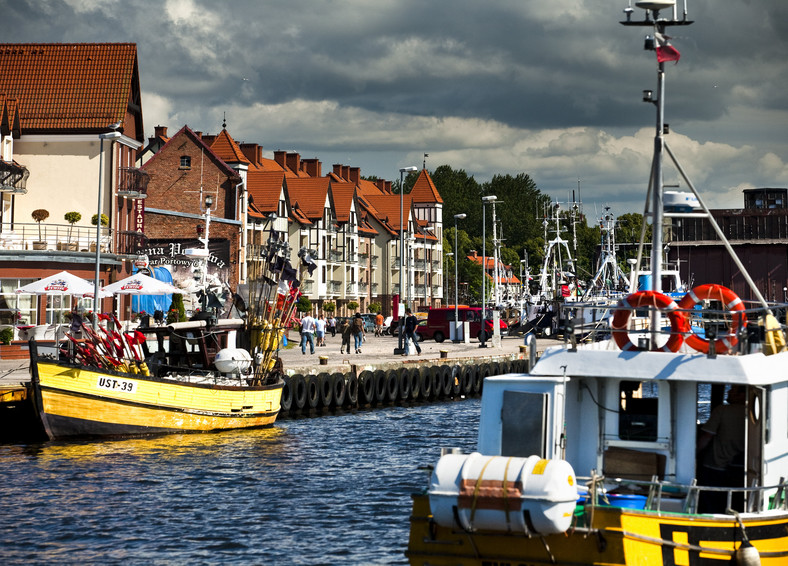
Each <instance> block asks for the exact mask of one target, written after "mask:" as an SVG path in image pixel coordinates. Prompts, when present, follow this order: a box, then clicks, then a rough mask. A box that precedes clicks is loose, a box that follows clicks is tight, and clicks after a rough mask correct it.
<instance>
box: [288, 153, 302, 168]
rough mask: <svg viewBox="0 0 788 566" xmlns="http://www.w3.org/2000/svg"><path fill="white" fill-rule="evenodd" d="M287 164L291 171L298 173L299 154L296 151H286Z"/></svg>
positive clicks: (299, 165) (299, 166) (299, 164)
mask: <svg viewBox="0 0 788 566" xmlns="http://www.w3.org/2000/svg"><path fill="white" fill-rule="evenodd" d="M286 160H287V166H288V167H289V168H290V170H291V171H292V172H293V173H298V171H299V170H300V169H301V156H300V155H299V154H298V153H295V152H293V153H288V154H287V155H286Z"/></svg>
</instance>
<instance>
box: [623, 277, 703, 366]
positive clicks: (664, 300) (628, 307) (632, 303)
mask: <svg viewBox="0 0 788 566" xmlns="http://www.w3.org/2000/svg"><path fill="white" fill-rule="evenodd" d="M642 307H655V308H658V309H659V310H661V311H664V312H665V314H666V315H667V316H668V319H669V320H670V337H669V338H668V341H667V342H666V343H665V345H664V346H657V345H656V344H652V345H651V350H652V351H654V352H660V351H661V352H677V351H678V349H679V348H680V347H681V344H682V342H683V341H684V334H685V333H687V332H689V324H688V323H687V319H686V317H684V315H683V314H681V313H680V312H678V311H677V310H676V309H678V305H677V304H676V303H675V301H674V300H673V299H671V298H670V297H668V296H667V295H663V294H662V293H657V292H656V291H638V292H637V293H633V294H631V295H629V296H628V297H627V298H625V299H621V301H620V302H619V303H618V307H617V310H616V314H615V315H614V316H613V322H612V323H611V324H610V326H611V327H612V329H613V339H614V340H615V341H616V344H618V347H619V348H621V349H622V350H624V351H628V350H634V351H640V350H641V349H640V348H639V347H638V346H637V345H635V344H633V343H632V340H630V339H629V333H628V332H627V330H628V328H627V327H628V325H629V317H630V316H631V314H632V311H633V310H634V309H637V308H642Z"/></svg>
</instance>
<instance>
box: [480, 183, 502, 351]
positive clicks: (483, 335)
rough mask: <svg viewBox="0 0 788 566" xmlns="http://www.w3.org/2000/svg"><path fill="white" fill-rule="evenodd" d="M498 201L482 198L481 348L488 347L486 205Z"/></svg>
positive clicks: (489, 196)
mask: <svg viewBox="0 0 788 566" xmlns="http://www.w3.org/2000/svg"><path fill="white" fill-rule="evenodd" d="M496 200H498V197H496V196H495V195H487V196H485V197H482V329H481V334H480V336H481V338H482V340H481V341H480V342H479V348H486V347H487V300H486V293H487V289H486V287H487V227H486V221H487V210H486V208H485V206H484V205H485V204H487V203H488V202H495V201H496Z"/></svg>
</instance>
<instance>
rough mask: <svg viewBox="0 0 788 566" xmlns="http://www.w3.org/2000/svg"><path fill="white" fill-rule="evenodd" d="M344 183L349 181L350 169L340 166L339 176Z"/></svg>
mask: <svg viewBox="0 0 788 566" xmlns="http://www.w3.org/2000/svg"><path fill="white" fill-rule="evenodd" d="M340 177H342V178H343V179H344V180H345V181H348V180H350V167H348V166H347V165H343V166H342V175H340Z"/></svg>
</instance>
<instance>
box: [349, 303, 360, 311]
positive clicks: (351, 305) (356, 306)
mask: <svg viewBox="0 0 788 566" xmlns="http://www.w3.org/2000/svg"><path fill="white" fill-rule="evenodd" d="M347 308H348V309H350V310H352V311H355V310H358V303H357V302H356V301H350V302H349V303H348V304H347Z"/></svg>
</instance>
